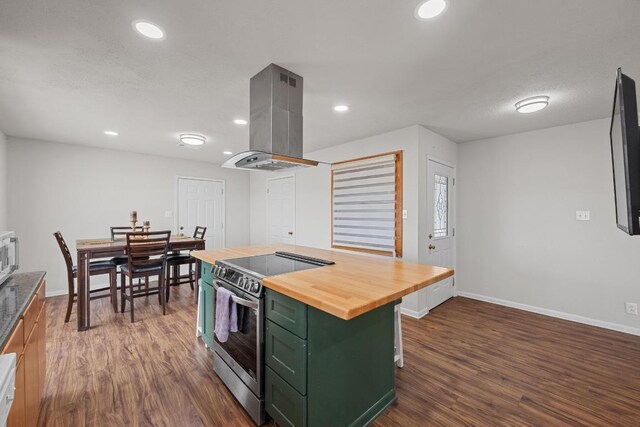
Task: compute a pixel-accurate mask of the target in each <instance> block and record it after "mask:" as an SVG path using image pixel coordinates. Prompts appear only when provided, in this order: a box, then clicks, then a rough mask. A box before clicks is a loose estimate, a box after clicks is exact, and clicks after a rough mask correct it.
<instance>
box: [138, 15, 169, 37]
mask: <svg viewBox="0 0 640 427" xmlns="http://www.w3.org/2000/svg"><path fill="white" fill-rule="evenodd" d="M133 28H135V30H136V31H137V32H139V33H140V34H142V35H143V36H145V37H148V38H150V39H153V40H161V39H163V38H164V31H162V28H160V27H158V26H157V25H156V24H152V23H151V22H148V21H142V20H138V21H133Z"/></svg>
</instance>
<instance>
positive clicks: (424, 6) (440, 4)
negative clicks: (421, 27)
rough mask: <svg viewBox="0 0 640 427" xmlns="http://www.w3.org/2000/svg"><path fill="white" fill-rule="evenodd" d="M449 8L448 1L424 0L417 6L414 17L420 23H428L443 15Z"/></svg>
mask: <svg viewBox="0 0 640 427" xmlns="http://www.w3.org/2000/svg"><path fill="white" fill-rule="evenodd" d="M448 7H449V0H426V1H423V2H422V3H420V4H418V7H416V11H415V16H416V18H417V19H420V20H421V21H428V20H429V19H433V18H435V17H437V16H440V15H442V14H443V13H444V11H445V10H447V8H448Z"/></svg>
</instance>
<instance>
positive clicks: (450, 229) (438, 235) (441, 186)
mask: <svg viewBox="0 0 640 427" xmlns="http://www.w3.org/2000/svg"><path fill="white" fill-rule="evenodd" d="M454 185H455V181H454V169H453V167H451V166H448V165H444V164H442V163H439V162H437V161H435V160H432V159H429V160H427V233H428V236H427V237H428V239H427V245H428V246H427V248H425V249H426V251H427V253H428V256H427V260H428V261H427V263H428V264H430V265H436V266H439V267H447V268H454V266H455V251H454V218H455V216H454V211H455V206H454V201H455V198H454V197H453V195H454ZM452 296H453V278H452V277H449V278H447V279H445V280H442V281H441V282H438V283H436V284H434V285H431V287H430V289H429V296H428V298H429V301H428V306H429V310H430V309H432V308H433V307H435V306H436V305H438V304H440V303H442V302H444V301H446V300H447V299H449V298H451V297H452Z"/></svg>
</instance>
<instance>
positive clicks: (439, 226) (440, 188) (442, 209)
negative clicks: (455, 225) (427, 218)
mask: <svg viewBox="0 0 640 427" xmlns="http://www.w3.org/2000/svg"><path fill="white" fill-rule="evenodd" d="M434 183H435V186H434V189H433V237H447V236H448V235H449V178H448V177H446V176H442V175H438V174H435V175H434Z"/></svg>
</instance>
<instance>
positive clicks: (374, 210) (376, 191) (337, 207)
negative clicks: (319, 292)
mask: <svg viewBox="0 0 640 427" xmlns="http://www.w3.org/2000/svg"><path fill="white" fill-rule="evenodd" d="M398 161H399V153H392V154H385V155H380V156H375V157H371V158H367V159H362V160H354V161H348V162H342V163H338V164H334V165H333V166H332V187H333V212H332V215H333V236H332V240H333V241H332V246H333V247H337V248H345V249H354V250H364V251H367V252H373V253H381V254H385V255H391V256H395V255H397V256H401V249H399V248H398V243H401V242H397V241H396V239H397V238H398V232H397V224H398V222H399V221H398V219H399V218H397V216H398V212H399V209H400V206H399V203H401V201H399V197H398V196H400V195H399V194H398V172H399V168H398ZM400 173H401V171H400ZM400 191H401V190H400ZM399 235H400V236H401V235H402V234H401V232H400V233H399ZM400 238H401V237H400ZM399 252H400V253H399Z"/></svg>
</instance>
